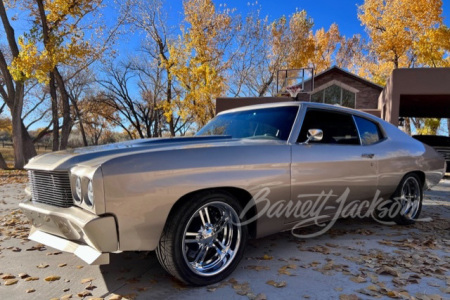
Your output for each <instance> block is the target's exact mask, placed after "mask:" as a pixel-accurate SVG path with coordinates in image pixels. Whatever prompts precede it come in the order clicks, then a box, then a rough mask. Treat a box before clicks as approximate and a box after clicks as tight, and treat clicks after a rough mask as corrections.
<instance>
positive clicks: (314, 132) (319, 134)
mask: <svg viewBox="0 0 450 300" xmlns="http://www.w3.org/2000/svg"><path fill="white" fill-rule="evenodd" d="M306 137H307V138H308V139H307V140H306V141H305V142H304V143H303V144H308V143H309V142H320V141H321V140H322V139H323V131H322V129H309V130H308V134H307V136H306Z"/></svg>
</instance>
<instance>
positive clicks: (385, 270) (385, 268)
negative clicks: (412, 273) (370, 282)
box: [377, 266, 400, 277]
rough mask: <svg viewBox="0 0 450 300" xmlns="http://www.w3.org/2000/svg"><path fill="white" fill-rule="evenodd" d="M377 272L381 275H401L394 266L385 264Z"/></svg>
mask: <svg viewBox="0 0 450 300" xmlns="http://www.w3.org/2000/svg"><path fill="white" fill-rule="evenodd" d="M377 274H380V275H392V276H395V277H399V276H400V272H399V271H398V270H396V269H394V268H392V267H388V266H383V267H381V268H380V269H378V270H377Z"/></svg>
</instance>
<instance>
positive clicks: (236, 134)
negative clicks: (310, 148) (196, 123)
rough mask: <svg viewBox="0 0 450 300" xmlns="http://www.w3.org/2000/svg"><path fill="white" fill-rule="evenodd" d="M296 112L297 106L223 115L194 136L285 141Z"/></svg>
mask: <svg viewBox="0 0 450 300" xmlns="http://www.w3.org/2000/svg"><path fill="white" fill-rule="evenodd" d="M297 111H298V106H283V107H271V108H259V109H251V110H245V111H239V112H230V113H225V114H222V115H218V116H217V117H215V118H214V119H212V120H211V121H210V122H209V123H208V124H206V126H205V127H203V128H202V129H201V130H200V131H199V132H198V133H197V134H196V135H197V136H201V135H229V136H232V137H233V138H253V139H276V140H284V141H286V140H287V139H288V137H289V134H290V133H291V128H292V125H293V124H294V120H295V117H296V116H297Z"/></svg>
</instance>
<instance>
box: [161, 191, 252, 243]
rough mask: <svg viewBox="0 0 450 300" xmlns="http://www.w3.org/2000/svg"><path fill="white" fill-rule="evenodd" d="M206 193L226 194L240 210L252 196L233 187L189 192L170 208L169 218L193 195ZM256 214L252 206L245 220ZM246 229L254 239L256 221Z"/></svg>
mask: <svg viewBox="0 0 450 300" xmlns="http://www.w3.org/2000/svg"><path fill="white" fill-rule="evenodd" d="M207 191H215V192H218V191H219V192H220V191H224V192H227V193H229V194H231V195H233V196H234V197H235V198H236V200H237V201H238V202H239V204H240V205H241V207H242V208H244V207H245V206H246V205H247V203H248V202H249V201H250V200H251V199H252V195H251V194H250V193H249V192H248V191H246V190H244V189H241V188H235V187H216V188H208V189H202V190H197V191H193V192H190V193H188V194H186V195H184V196H182V197H181V198H180V199H178V200H177V202H175V204H174V205H173V206H172V208H171V210H170V213H169V216H170V215H171V214H173V213H174V212H175V211H177V210H178V208H179V207H180V206H182V205H183V204H184V203H186V201H189V199H190V198H191V197H192V196H193V195H195V194H197V193H200V192H207ZM256 213H257V212H256V207H255V206H254V205H252V206H251V208H250V209H249V210H248V212H247V213H246V214H245V218H246V219H250V218H252V217H253V216H255V215H256ZM247 228H248V234H249V236H250V238H255V237H256V221H254V222H251V223H249V224H248V225H247Z"/></svg>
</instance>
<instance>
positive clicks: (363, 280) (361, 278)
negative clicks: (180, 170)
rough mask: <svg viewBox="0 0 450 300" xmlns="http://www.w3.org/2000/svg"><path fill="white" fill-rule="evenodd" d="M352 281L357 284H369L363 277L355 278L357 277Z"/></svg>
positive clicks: (352, 278)
mask: <svg viewBox="0 0 450 300" xmlns="http://www.w3.org/2000/svg"><path fill="white" fill-rule="evenodd" d="M350 280H351V281H353V282H356V283H363V282H367V279H366V278H364V277H361V276H355V277H351V278H350Z"/></svg>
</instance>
